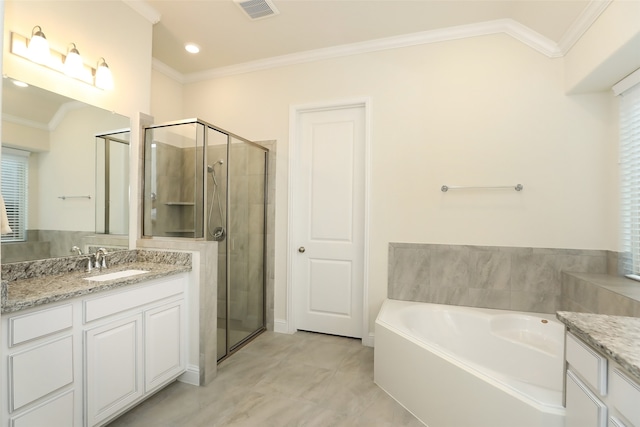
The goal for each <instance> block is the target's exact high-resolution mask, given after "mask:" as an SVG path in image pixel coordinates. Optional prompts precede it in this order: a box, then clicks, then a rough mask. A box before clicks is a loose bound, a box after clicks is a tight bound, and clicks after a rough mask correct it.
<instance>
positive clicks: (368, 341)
mask: <svg viewBox="0 0 640 427" xmlns="http://www.w3.org/2000/svg"><path fill="white" fill-rule="evenodd" d="M374 344H375V336H374V334H373V332H369V335H367V336H364V337H362V345H364V346H367V347H373V346H374Z"/></svg>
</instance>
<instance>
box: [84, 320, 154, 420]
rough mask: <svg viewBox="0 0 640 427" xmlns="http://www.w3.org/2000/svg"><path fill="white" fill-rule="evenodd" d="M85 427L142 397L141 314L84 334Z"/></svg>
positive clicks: (104, 418)
mask: <svg viewBox="0 0 640 427" xmlns="http://www.w3.org/2000/svg"><path fill="white" fill-rule="evenodd" d="M85 369H86V372H85V381H86V406H87V408H86V409H87V410H86V416H87V425H89V426H93V425H96V424H98V423H100V422H102V421H104V420H106V419H107V418H109V417H111V416H112V415H114V414H116V413H118V412H120V411H121V410H122V409H124V408H126V407H127V406H129V405H130V404H131V403H132V402H134V401H135V400H137V399H138V398H139V397H140V396H142V393H143V390H142V314H139V315H136V316H131V317H128V318H125V319H120V320H117V321H114V322H110V323H108V324H106V325H102V326H98V327H96V328H93V329H89V330H87V331H85Z"/></svg>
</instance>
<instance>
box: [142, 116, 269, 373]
mask: <svg viewBox="0 0 640 427" xmlns="http://www.w3.org/2000/svg"><path fill="white" fill-rule="evenodd" d="M187 124H201V125H203V126H204V127H205V132H204V141H203V156H202V159H203V163H204V165H205V166H206V162H207V151H208V134H207V132H206V130H207V129H213V130H214V131H217V132H220V133H222V134H224V135H226V137H227V143H226V145H227V155H226V162H227V171H226V183H227V184H226V187H227V188H226V206H225V227H226V229H227V239H226V240H227V242H226V243H225V244H227V243H228V238H229V234H228V231H229V222H230V220H229V209H230V206H231V191H230V187H231V185H230V184H231V180H230V175H229V166H230V165H229V159H230V149H229V147H230V144H231V139H232V138H235V139H237V140H239V141H241V142H243V143H246V144H248V145H250V146H253V147H256V148H258V149H260V150H262V151H263V153H264V156H265V160H264V161H265V164H264V187H263V191H264V214H263V223H264V226H263V227H264V228H263V230H264V236H263V239H262V247H263V250H262V319H261V320H262V326H261V327H260V328H258V329H256V330H255V331H253V332H252V333H250V334H249V335H248V336H246V337H245V338H243V339H242V340H240V341H239V342H238V343H236V344H234V345H233V346H231V345H230V337H229V335H230V334H229V313H230V308H231V307H230V305H231V302H230V299H229V294H230V290H231V276H230V274H229V273H230V267H231V257H230V256H229V245H227V253H226V255H227V256H226V273H225V288H226V296H225V302H226V319H225V322H226V323H225V346H226V348H225V355H224V356H222V357H220V358H217V355H216V358H217V362H218V363H220V362H222V361H223V360H225V359H226V358H228V357H229V356H231V355H232V354H233V353H235V352H236V351H237V350H239V349H240V348H242V347H243V346H244V345H245V344H247V343H248V342H249V341H250V340H251V339H253V338H254V337H255V336H257V335H259V334H260V333H262V332H264V331H265V330H266V329H267V327H266V325H267V295H266V293H267V274H266V273H267V236H266V230H267V204H268V201H269V200H268V194H269V192H268V185H269V180H268V179H269V178H268V175H269V161H268V160H269V149H268V148H267V147H264V146H262V145H260V144H258V143H255V142H253V141H250V140H248V139H246V138H243V137H241V136H239V135H237V134H235V133H233V132H229V131H227V130H224V129H222V128H220V127H218V126H215V125H212V124H211V123H208V122H206V121H204V120H201V119H198V118H190V119H182V120H174V121H170V122H165V123H160V124H150V125H147V126H144V128H143V132H142V136H143V143H142V144H141V145H142V153H141V160H142V162H143V173H142V180H141V182H140V188H141V191H140V194H142V195H143V205H142V212H141V213H142V215H141V217H140V218H141V220H142V221H141V228H140V231H141V238H143V239H145V238H149V239H151V238H153V237H154V236H153V234H151V235H145V234H144V213H145V207H144V203H146V200H145V199H144V194H145V192H144V190H145V182H144V181H145V175H146V174H145V173H144V164H145V163H144V162H145V158H146V157H145V155H146V152H145V151H146V135H145V132H146V130H147V129H160V128H164V127H171V126H180V125H187ZM202 174H203V177H202V179H203V182H204V183H206V178H207V176H206V175H207V170H206V167H203V173H202ZM204 189H205V191H204V193H205V194H204V199H203V200H204V206H203V209H204V210H203V234H202V236H203V237H195V235H194V237H173V238H172V239H177V240H193V241H208V239H207V236H208V235H209V234H208V233H209V229H208V223H207V221H206V207H207V203H208V193H209V191H208V188H207V185H206V184H205V185H204ZM212 203H213V201H212ZM194 216H195V213H194ZM194 234H195V233H194ZM211 241H212V242H213V241H214V240H211ZM217 285H218V286H219V285H220V284H219V283H217ZM201 286H202V284H201Z"/></svg>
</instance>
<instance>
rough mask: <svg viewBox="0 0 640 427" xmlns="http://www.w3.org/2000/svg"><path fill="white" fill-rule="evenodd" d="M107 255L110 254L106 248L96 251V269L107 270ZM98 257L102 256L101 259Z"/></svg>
mask: <svg viewBox="0 0 640 427" xmlns="http://www.w3.org/2000/svg"><path fill="white" fill-rule="evenodd" d="M107 254H108V252H107V250H106V249H105V248H98V250H97V251H96V267H98V266H99V267H100V269H103V268H107ZM98 255H100V257H99V258H98ZM98 263H99V264H98Z"/></svg>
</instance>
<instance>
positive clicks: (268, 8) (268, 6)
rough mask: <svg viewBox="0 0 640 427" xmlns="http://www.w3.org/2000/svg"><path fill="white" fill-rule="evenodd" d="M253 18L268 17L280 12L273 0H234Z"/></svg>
mask: <svg viewBox="0 0 640 427" xmlns="http://www.w3.org/2000/svg"><path fill="white" fill-rule="evenodd" d="M233 1H234V2H235V3H236V4H237V5H238V6H240V8H241V9H242V10H244V12H245V13H246V14H247V16H249V18H250V19H251V20H254V21H255V20H256V19H263V18H268V17H269V16H274V15H277V14H279V13H280V12H279V11H278V9H276V6H275V5H274V4H273V2H272V1H271V0H244V1H243V0H233Z"/></svg>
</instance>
